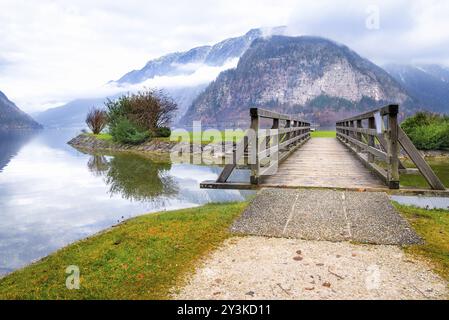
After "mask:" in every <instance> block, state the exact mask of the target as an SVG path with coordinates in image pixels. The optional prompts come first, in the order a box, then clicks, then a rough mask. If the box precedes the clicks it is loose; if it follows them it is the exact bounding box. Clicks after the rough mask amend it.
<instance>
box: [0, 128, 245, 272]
mask: <svg viewBox="0 0 449 320" xmlns="http://www.w3.org/2000/svg"><path fill="white" fill-rule="evenodd" d="M79 132H80V130H75V129H73V130H44V131H40V132H20V133H8V134H5V133H0V275H4V274H6V273H9V272H11V271H13V270H15V269H18V268H21V267H23V266H25V265H27V264H29V263H31V262H32V261H35V260H38V259H40V258H42V257H44V256H46V255H48V254H49V253H51V252H53V251H55V250H57V249H59V248H61V247H63V246H66V245H67V244H69V243H72V242H74V241H76V240H79V239H82V238H85V237H87V236H90V235H92V234H95V233H97V232H99V231H101V230H104V229H106V228H109V227H111V226H113V225H115V224H117V223H119V222H121V221H123V220H125V219H128V218H131V217H134V216H137V215H141V214H145V213H151V212H157V211H163V210H174V209H181V208H188V207H194V206H199V205H202V204H205V203H209V202H226V201H242V200H245V199H247V198H248V197H249V196H250V195H251V194H253V192H251V191H237V190H235V191H234V190H226V191H224V190H204V189H200V188H199V183H200V182H201V181H203V180H213V179H216V177H217V176H218V175H219V173H220V172H221V168H220V167H218V166H203V165H190V164H175V163H171V162H170V161H169V158H168V157H155V156H139V155H133V154H108V155H107V154H96V155H91V154H86V153H82V152H79V151H77V150H75V149H73V148H72V147H70V146H69V145H67V144H66V142H67V141H68V140H70V139H71V138H72V137H74V136H75V135H77V134H78V133H79ZM236 175H237V176H239V177H238V178H239V179H241V178H247V176H248V173H247V172H245V171H240V172H237V173H236Z"/></svg>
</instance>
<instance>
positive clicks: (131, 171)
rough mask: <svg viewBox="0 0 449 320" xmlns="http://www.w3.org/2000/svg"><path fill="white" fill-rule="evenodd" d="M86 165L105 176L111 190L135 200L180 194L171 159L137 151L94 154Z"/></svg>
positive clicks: (112, 192) (99, 174) (154, 199)
mask: <svg viewBox="0 0 449 320" xmlns="http://www.w3.org/2000/svg"><path fill="white" fill-rule="evenodd" d="M87 166H88V168H89V170H90V171H91V172H92V173H93V174H94V175H96V176H103V177H104V181H105V183H106V184H107V185H108V186H109V187H110V188H109V193H110V195H111V196H113V195H121V196H122V197H123V198H124V199H127V200H133V201H152V202H163V201H164V199H166V198H170V197H173V196H175V195H177V194H178V186H177V183H176V182H175V181H174V179H173V177H172V176H170V174H169V171H170V169H171V163H169V162H166V161H157V160H152V159H148V158H145V157H143V156H139V155H135V154H120V155H114V156H113V157H106V156H104V155H93V156H91V158H90V159H89V161H88V163H87Z"/></svg>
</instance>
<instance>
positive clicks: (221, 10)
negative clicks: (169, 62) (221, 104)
mask: <svg viewBox="0 0 449 320" xmlns="http://www.w3.org/2000/svg"><path fill="white" fill-rule="evenodd" d="M377 13H378V15H377ZM448 17H449V1H446V0H433V1H432V0H416V1H412V0H397V1H392V0H388V1H376V0H372V1H360V0H348V1H338V0H332V1H330V0H329V1H328V0H324V1H319V0H314V1H299V0H296V1H293V0H273V1H268V0H266V1H261V0H239V1H232V0H217V1H213V0H189V1H180V0H179V1H175V0H151V1H144V0H141V1H138V0H127V1H113V0H70V1H69V0H67V1H64V0H59V1H54V0H34V1H33V0H0V90H1V91H3V92H4V93H5V94H7V95H8V96H9V97H10V98H11V99H12V100H14V101H15V102H16V103H17V105H18V106H19V107H21V108H22V109H24V110H25V111H28V112H34V111H38V110H42V109H45V108H48V107H50V106H55V105H58V104H61V103H64V102H67V101H68V100H71V99H74V98H77V97H93V96H96V95H100V96H101V94H99V93H101V89H100V88H101V87H102V85H103V84H105V83H106V82H107V81H109V80H112V79H117V78H119V77H121V76H122V75H123V74H124V73H126V72H128V71H130V70H133V69H140V68H141V67H142V66H143V65H144V64H145V63H146V62H147V61H148V60H150V59H152V58H156V57H158V56H161V55H163V54H166V53H169V52H173V51H179V50H187V49H190V48H192V47H195V46H198V45H204V44H213V43H216V42H218V41H220V40H223V39H225V38H228V37H232V36H239V35H241V34H244V33H246V32H247V31H248V30H249V29H251V28H256V27H273V26H278V25H287V26H288V28H289V29H288V30H289V31H288V32H289V34H291V35H304V34H308V35H319V36H324V37H328V38H331V39H333V40H336V41H338V42H341V43H344V44H346V45H348V46H349V47H351V48H352V49H354V50H355V51H356V52H358V53H359V54H361V55H362V56H364V57H366V58H369V59H371V60H372V61H374V62H375V63H377V64H384V63H394V62H399V63H403V62H407V63H409V62H410V63H421V62H426V63H440V64H445V65H449V18H448Z"/></svg>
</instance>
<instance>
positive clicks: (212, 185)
mask: <svg viewBox="0 0 449 320" xmlns="http://www.w3.org/2000/svg"><path fill="white" fill-rule="evenodd" d="M200 188H201V189H230V190H252V189H257V188H258V186H257V185H254V184H251V183H247V182H225V183H223V182H217V181H213V180H207V181H203V182H201V183H200Z"/></svg>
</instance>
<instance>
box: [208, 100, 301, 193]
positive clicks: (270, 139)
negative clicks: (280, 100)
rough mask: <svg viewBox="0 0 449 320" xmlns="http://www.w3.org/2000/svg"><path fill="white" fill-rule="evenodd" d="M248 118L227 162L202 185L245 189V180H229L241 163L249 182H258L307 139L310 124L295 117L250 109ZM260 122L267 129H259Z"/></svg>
mask: <svg viewBox="0 0 449 320" xmlns="http://www.w3.org/2000/svg"><path fill="white" fill-rule="evenodd" d="M250 117H251V125H250V128H249V130H248V131H247V132H246V133H245V135H244V137H243V138H242V139H241V140H240V141H239V142H238V143H237V144H236V145H235V147H234V149H233V152H232V155H231V157H230V161H229V162H230V163H229V164H226V165H225V167H224V168H223V170H222V172H221V174H220V175H219V176H218V178H217V180H216V181H212V182H211V181H205V182H203V183H201V185H200V186H201V188H226V187H232V188H247V187H248V186H247V185H245V184H244V183H232V184H231V183H228V179H229V177H230V176H231V174H232V172H233V171H234V169H235V168H236V167H237V165H239V164H242V163H243V164H244V165H247V166H248V168H249V169H250V170H251V176H250V183H251V185H257V184H259V182H260V178H261V177H263V176H268V175H273V174H275V173H276V171H277V168H278V166H279V164H280V163H281V162H282V161H283V160H285V159H286V158H287V157H288V156H289V155H290V154H291V153H292V152H294V151H295V150H296V149H297V148H299V147H300V146H301V145H303V144H304V143H305V142H306V141H307V140H309V139H310V123H309V122H306V121H303V120H301V119H300V118H298V117H296V116H292V115H286V114H281V113H277V112H272V111H269V110H265V109H260V108H251V109H250ZM262 121H265V122H266V121H268V122H269V125H268V128H262V126H261V122H262Z"/></svg>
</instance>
